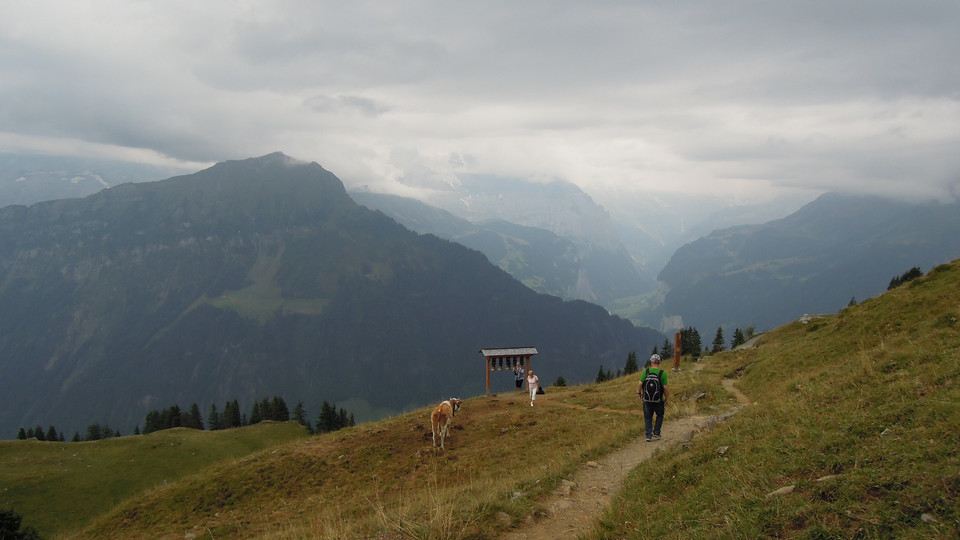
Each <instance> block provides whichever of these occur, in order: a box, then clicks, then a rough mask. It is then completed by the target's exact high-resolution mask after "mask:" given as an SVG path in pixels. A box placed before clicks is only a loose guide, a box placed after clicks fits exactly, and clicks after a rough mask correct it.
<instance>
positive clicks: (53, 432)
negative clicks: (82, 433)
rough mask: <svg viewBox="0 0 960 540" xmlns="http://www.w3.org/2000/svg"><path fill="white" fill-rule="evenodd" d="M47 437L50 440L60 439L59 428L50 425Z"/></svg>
mask: <svg viewBox="0 0 960 540" xmlns="http://www.w3.org/2000/svg"><path fill="white" fill-rule="evenodd" d="M46 438H47V440H48V441H56V440H58V439H59V438H60V437H59V436H57V430H56V429H54V427H53V426H50V427H49V428H47V435H46Z"/></svg>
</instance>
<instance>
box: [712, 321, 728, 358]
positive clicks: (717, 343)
mask: <svg viewBox="0 0 960 540" xmlns="http://www.w3.org/2000/svg"><path fill="white" fill-rule="evenodd" d="M726 349H727V348H726V346H725V345H724V339H723V327H722V326H718V327H717V334H716V335H715V336H714V337H713V347H712V348H711V349H710V352H711V353H713V354H717V353H719V352H723V351H725V350H726Z"/></svg>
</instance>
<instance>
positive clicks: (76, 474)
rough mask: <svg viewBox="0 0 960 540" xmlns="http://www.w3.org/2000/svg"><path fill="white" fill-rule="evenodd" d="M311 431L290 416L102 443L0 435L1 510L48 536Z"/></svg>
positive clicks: (107, 440) (131, 437) (183, 429)
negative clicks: (9, 438) (287, 419)
mask: <svg viewBox="0 0 960 540" xmlns="http://www.w3.org/2000/svg"><path fill="white" fill-rule="evenodd" d="M305 436H307V432H306V430H305V429H303V428H302V427H301V426H299V425H297V424H295V423H293V422H289V423H263V424H258V425H256V426H251V427H248V428H243V429H228V430H224V431H212V432H208V431H198V430H193V429H186V428H177V429H169V430H164V431H158V432H154V433H151V434H149V435H138V436H130V437H120V438H117V439H106V440H102V441H95V442H78V443H60V442H40V441H37V440H35V439H31V440H28V441H0V464H2V465H0V508H3V509H10V508H12V509H13V510H14V511H16V512H17V513H18V514H20V515H21V516H22V517H23V519H24V524H25V525H31V526H33V527H35V528H36V529H37V530H38V531H39V532H40V533H41V534H42V535H43V536H44V537H46V536H49V535H51V534H54V533H59V532H64V531H70V530H73V529H75V528H77V527H78V526H80V525H83V524H85V523H87V522H88V521H90V520H91V518H92V517H94V516H97V515H99V514H103V513H105V512H107V511H109V510H110V509H111V508H113V507H114V506H116V505H117V504H119V503H121V502H122V501H124V500H126V499H128V498H130V497H131V496H136V495H139V494H140V493H142V492H143V491H144V490H149V489H153V488H155V487H157V486H161V485H163V484H168V485H169V484H173V483H176V481H177V480H178V479H179V478H182V477H184V476H186V475H190V474H194V473H196V472H197V471H200V470H203V469H205V468H207V467H208V466H210V465H211V464H212V463H217V462H230V461H232V460H234V459H236V458H238V457H241V456H246V455H249V454H250V453H251V452H254V451H257V450H261V449H264V448H270V447H274V446H277V445H280V444H284V443H288V442H290V441H292V440H296V439H301V438H303V437H305Z"/></svg>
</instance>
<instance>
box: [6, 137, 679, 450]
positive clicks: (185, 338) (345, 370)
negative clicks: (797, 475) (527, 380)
mask: <svg viewBox="0 0 960 540" xmlns="http://www.w3.org/2000/svg"><path fill="white" fill-rule="evenodd" d="M663 339H664V337H663V335H662V334H660V333H658V332H656V331H653V330H650V329H644V328H638V327H636V326H634V325H633V324H631V323H630V322H629V321H627V320H624V319H622V318H619V317H616V316H612V315H610V314H609V313H608V312H607V311H606V310H605V309H603V308H601V307H599V306H597V305H593V304H590V303H587V302H583V301H563V300H562V299H560V298H557V297H553V296H549V295H544V294H539V293H536V292H534V291H532V290H531V289H529V288H528V287H526V286H524V285H523V284H521V283H520V282H519V281H517V280H515V279H513V278H512V277H511V276H510V275H508V274H507V273H506V272H504V271H502V270H501V269H499V268H497V267H495V266H494V265H492V264H491V263H490V262H489V261H488V260H487V258H486V257H484V256H483V255H482V254H481V253H479V252H477V251H474V250H471V249H468V248H466V247H464V246H462V245H459V244H457V243H454V242H451V241H448V240H444V239H440V238H438V237H436V236H434V235H431V234H417V233H415V232H412V231H410V230H409V229H406V228H404V227H402V226H400V225H399V224H397V223H396V222H395V221H394V220H393V219H390V218H388V217H386V216H385V215H383V214H382V213H379V212H375V211H371V210H369V209H367V208H365V207H363V206H360V205H358V204H356V203H355V202H354V201H353V200H352V199H351V198H350V197H349V196H348V194H347V192H346V190H345V188H344V186H343V184H342V182H340V181H339V179H337V178H336V176H334V175H333V174H332V173H330V172H329V171H326V170H325V169H323V168H322V167H321V166H320V165H318V164H316V163H305V162H299V161H296V160H293V159H291V158H289V157H287V156H285V155H283V154H279V153H276V154H270V155H267V156H263V157H261V158H254V159H249V160H242V161H229V162H224V163H220V164H217V165H215V166H213V167H211V168H209V169H205V170H203V171H200V172H198V173H195V174H191V175H184V176H178V177H173V178H170V179H167V180H163V181H156V182H143V183H127V184H122V185H119V186H116V187H112V188H109V189H106V190H103V191H100V192H98V193H96V194H94V195H90V196H87V197H85V198H82V199H62V200H54V201H46V202H42V203H37V204H33V205H31V206H22V205H11V206H6V207H3V208H2V209H0V384H2V386H3V388H2V392H0V433H5V434H9V436H13V434H14V433H15V432H16V429H17V428H18V427H20V426H32V425H44V426H46V425H49V424H54V425H56V426H57V428H58V429H60V430H61V431H65V430H66V431H73V430H78V429H80V428H82V427H83V426H85V425H87V424H89V423H94V422H99V423H106V424H109V425H110V426H112V427H113V428H115V429H119V430H122V431H123V432H129V431H130V430H132V429H133V427H134V426H135V425H137V424H138V423H140V422H142V420H143V418H144V415H145V414H146V413H147V412H148V411H150V410H154V409H159V408H163V407H166V406H169V405H172V404H179V405H180V406H181V407H185V406H187V405H189V404H190V403H191V402H193V403H198V404H199V405H200V406H201V408H202V410H206V408H207V407H209V406H210V405H211V404H218V405H219V404H223V403H224V402H226V401H227V400H232V399H237V400H239V401H240V403H241V404H251V403H253V402H254V401H256V400H258V399H261V398H263V397H266V396H274V395H280V396H282V397H284V398H285V399H286V400H288V401H291V402H297V401H303V402H304V405H305V407H306V409H307V411H308V414H311V412H312V413H313V414H316V413H318V412H319V410H320V403H321V402H322V401H330V402H334V403H336V404H338V405H340V406H343V407H346V408H347V409H348V410H350V411H351V412H353V413H355V414H356V417H357V419H358V420H361V421H362V420H366V419H374V418H380V417H383V416H387V415H390V414H394V413H396V412H398V411H402V410H408V409H410V408H413V407H417V406H423V405H424V404H427V403H431V402H433V401H435V400H439V399H441V398H447V397H450V396H451V395H462V396H470V395H476V394H479V393H482V392H483V391H484V378H485V370H486V366H485V364H484V361H483V357H482V356H481V355H480V354H479V349H480V348H490V347H511V346H534V347H536V348H537V349H538V351H539V354H538V355H537V356H536V357H534V361H533V367H534V368H535V369H536V370H537V372H538V374H539V375H540V377H541V380H543V381H544V382H545V383H546V384H547V385H550V384H551V383H552V382H553V381H554V379H556V378H558V377H560V376H562V377H564V378H565V379H566V380H568V381H570V382H574V383H575V382H579V381H586V380H592V378H593V377H594V376H595V374H596V373H597V371H598V368H600V367H601V366H603V367H606V368H607V369H610V370H614V371H615V370H616V369H617V368H618V367H620V366H622V365H623V364H624V362H625V361H626V358H627V356H628V354H629V353H631V352H639V353H647V352H648V351H650V350H652V348H653V347H654V346H656V345H657V344H659V343H662V341H663ZM492 385H493V387H492V390H493V391H502V390H505V389H507V388H512V386H513V385H512V377H510V376H508V374H507V372H504V373H498V374H496V376H495V377H492Z"/></svg>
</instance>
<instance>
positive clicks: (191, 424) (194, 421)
mask: <svg viewBox="0 0 960 540" xmlns="http://www.w3.org/2000/svg"><path fill="white" fill-rule="evenodd" d="M184 426H186V427H188V428H193V429H199V430H202V429H203V417H202V416H200V407H198V406H197V404H196V403H193V404H191V405H190V412H189V413H187V421H186V422H184Z"/></svg>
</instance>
